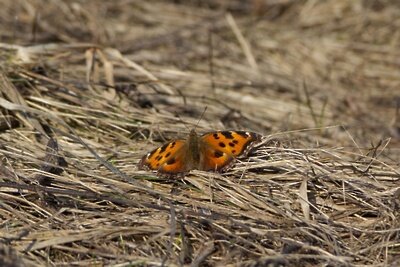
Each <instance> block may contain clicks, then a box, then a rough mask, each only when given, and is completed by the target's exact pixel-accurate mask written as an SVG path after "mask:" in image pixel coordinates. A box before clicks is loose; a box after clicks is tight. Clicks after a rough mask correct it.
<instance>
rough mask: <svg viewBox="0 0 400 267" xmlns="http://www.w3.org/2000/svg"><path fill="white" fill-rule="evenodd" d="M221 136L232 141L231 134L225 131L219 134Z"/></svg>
mask: <svg viewBox="0 0 400 267" xmlns="http://www.w3.org/2000/svg"><path fill="white" fill-rule="evenodd" d="M221 134H222V135H223V136H225V138H227V139H233V135H232V132H229V131H225V132H221Z"/></svg>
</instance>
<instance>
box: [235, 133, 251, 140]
mask: <svg viewBox="0 0 400 267" xmlns="http://www.w3.org/2000/svg"><path fill="white" fill-rule="evenodd" d="M235 133H237V134H238V135H240V136H242V137H243V138H248V137H249V134H248V133H247V132H245V131H237V132H235Z"/></svg>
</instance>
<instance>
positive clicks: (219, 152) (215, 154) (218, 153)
mask: <svg viewBox="0 0 400 267" xmlns="http://www.w3.org/2000/svg"><path fill="white" fill-rule="evenodd" d="M223 155H224V152H222V151H219V150H216V151H215V152H214V156H215V157H216V158H220V157H222V156H223Z"/></svg>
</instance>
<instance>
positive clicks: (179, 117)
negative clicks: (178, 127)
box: [176, 114, 190, 132]
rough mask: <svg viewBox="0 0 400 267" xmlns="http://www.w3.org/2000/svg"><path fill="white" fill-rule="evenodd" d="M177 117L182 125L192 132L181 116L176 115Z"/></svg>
mask: <svg viewBox="0 0 400 267" xmlns="http://www.w3.org/2000/svg"><path fill="white" fill-rule="evenodd" d="M176 116H177V117H178V119H179V120H180V121H181V122H182V124H183V125H184V126H185V127H186V129H187V130H188V132H190V129H189V128H188V127H187V125H186V123H185V122H184V121H183V120H182V118H181V116H179V114H176Z"/></svg>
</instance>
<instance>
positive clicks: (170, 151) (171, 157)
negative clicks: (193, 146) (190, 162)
mask: <svg viewBox="0 0 400 267" xmlns="http://www.w3.org/2000/svg"><path fill="white" fill-rule="evenodd" d="M185 144H186V143H185V141H184V140H175V141H172V142H169V143H166V144H164V145H163V146H161V147H159V148H156V149H154V150H153V151H152V152H150V153H148V154H147V155H145V156H144V157H143V158H142V160H141V161H140V162H139V169H150V170H156V171H158V172H159V173H166V174H172V175H173V174H177V173H182V172H185V171H187V170H186V166H185V158H184V157H185Z"/></svg>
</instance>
